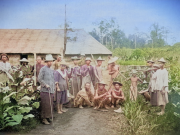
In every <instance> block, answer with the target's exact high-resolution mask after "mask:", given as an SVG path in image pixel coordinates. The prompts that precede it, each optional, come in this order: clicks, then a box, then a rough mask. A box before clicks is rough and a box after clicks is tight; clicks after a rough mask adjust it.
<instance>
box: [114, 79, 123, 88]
mask: <svg viewBox="0 0 180 135" xmlns="http://www.w3.org/2000/svg"><path fill="white" fill-rule="evenodd" d="M113 85H114V88H115V89H116V90H119V89H120V88H121V87H122V86H123V85H122V84H121V83H120V82H118V81H117V82H113Z"/></svg>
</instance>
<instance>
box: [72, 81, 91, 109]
mask: <svg viewBox="0 0 180 135" xmlns="http://www.w3.org/2000/svg"><path fill="white" fill-rule="evenodd" d="M93 101H94V95H93V94H92V92H91V84H90V83H89V82H87V83H85V88H84V89H82V90H81V91H79V92H78V93H77V96H76V98H75V99H74V107H79V108H83V105H88V106H89V107H92V106H93Z"/></svg>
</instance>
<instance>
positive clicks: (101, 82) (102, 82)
mask: <svg viewBox="0 0 180 135" xmlns="http://www.w3.org/2000/svg"><path fill="white" fill-rule="evenodd" d="M97 84H104V85H107V84H106V83H105V82H104V81H100V82H97Z"/></svg>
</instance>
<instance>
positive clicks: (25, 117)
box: [23, 114, 34, 119]
mask: <svg viewBox="0 0 180 135" xmlns="http://www.w3.org/2000/svg"><path fill="white" fill-rule="evenodd" d="M33 117H34V115H33V114H28V115H26V116H24V117H23V119H28V118H33Z"/></svg>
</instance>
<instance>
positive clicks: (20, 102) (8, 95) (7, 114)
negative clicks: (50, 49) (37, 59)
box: [0, 66, 39, 130]
mask: <svg viewBox="0 0 180 135" xmlns="http://www.w3.org/2000/svg"><path fill="white" fill-rule="evenodd" d="M28 70H29V68H28ZM29 72H30V70H29ZM23 73H24V72H22V71H21V68H20V67H19V66H18V67H13V70H12V72H11V75H12V77H13V79H14V82H12V81H10V82H9V83H8V84H9V86H8V87H4V86H5V85H0V130H5V129H6V128H8V127H14V126H18V125H21V124H22V121H23V120H29V119H30V118H33V117H34V114H32V113H31V112H32V111H34V109H38V108H39V103H37V102H36V99H38V98H39V96H36V95H35V94H34V91H33V88H35V87H34V86H33V84H34V79H33V78H23V77H25V76H24V75H23ZM22 81H23V83H22ZM30 88H31V89H30ZM34 101H35V102H34ZM21 126H22V125H21Z"/></svg>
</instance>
